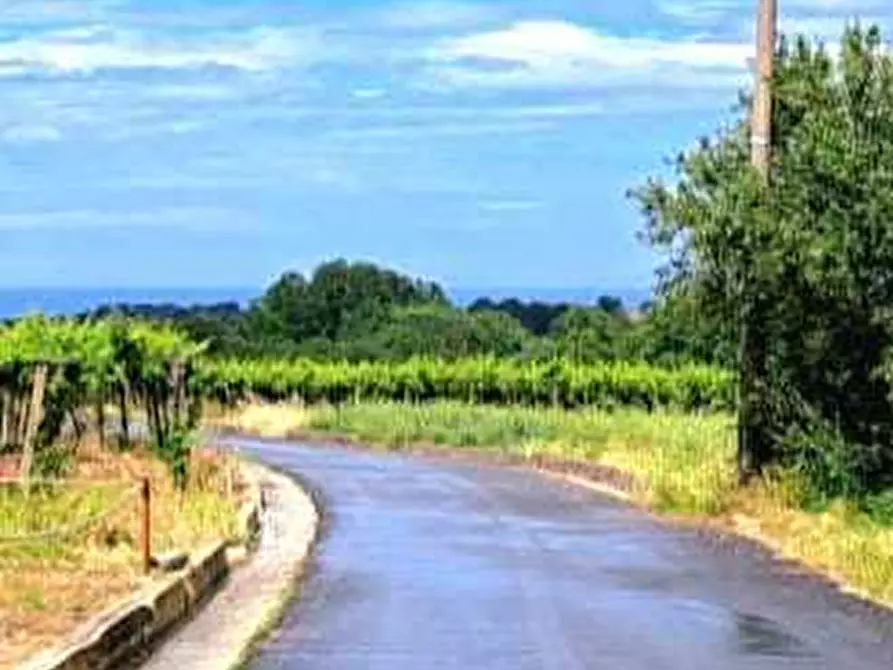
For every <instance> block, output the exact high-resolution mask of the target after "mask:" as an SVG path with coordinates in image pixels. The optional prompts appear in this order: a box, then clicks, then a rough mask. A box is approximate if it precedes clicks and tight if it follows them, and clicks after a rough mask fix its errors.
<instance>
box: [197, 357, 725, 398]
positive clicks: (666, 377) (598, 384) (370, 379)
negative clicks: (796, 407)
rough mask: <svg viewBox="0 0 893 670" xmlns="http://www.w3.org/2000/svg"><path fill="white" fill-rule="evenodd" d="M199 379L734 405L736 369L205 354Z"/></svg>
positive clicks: (379, 394) (289, 394)
mask: <svg viewBox="0 0 893 670" xmlns="http://www.w3.org/2000/svg"><path fill="white" fill-rule="evenodd" d="M195 379H196V382H197V383H199V384H200V385H201V388H202V391H203V393H204V394H206V395H207V396H209V397H212V398H214V399H216V400H219V401H222V402H224V403H228V404H229V403H232V402H233V401H238V400H242V399H245V398H248V397H250V396H255V397H260V398H262V399H264V400H274V401H275V400H285V399H289V398H297V399H301V400H303V401H305V402H307V403H317V402H321V401H323V402H329V403H335V404H338V403H343V402H361V401H382V400H387V401H398V402H428V401H432V400H454V401H460V402H468V403H473V404H497V405H549V406H561V407H566V408H573V407H580V406H597V407H611V406H632V407H642V408H646V409H654V408H657V407H666V408H674V409H681V410H686V411H691V410H700V409H713V410H721V409H729V408H731V407H732V405H733V403H734V384H733V381H734V380H733V378H732V376H731V375H730V374H729V373H727V372H725V371H723V370H719V369H717V368H713V367H708V366H687V367H682V368H678V369H664V368H655V367H653V366H649V365H647V364H641V363H600V364H589V365H584V364H574V363H571V362H569V361H564V360H555V361H550V362H520V361H513V360H499V359H495V358H480V359H467V360H461V361H456V362H447V361H439V360H429V359H417V360H411V361H407V362H399V363H387V362H367V363H340V362H315V361H309V360H294V361H284V360H282V361H249V360H245V361H238V360H205V361H202V362H201V364H200V366H199V367H198V368H197V372H196V377H195Z"/></svg>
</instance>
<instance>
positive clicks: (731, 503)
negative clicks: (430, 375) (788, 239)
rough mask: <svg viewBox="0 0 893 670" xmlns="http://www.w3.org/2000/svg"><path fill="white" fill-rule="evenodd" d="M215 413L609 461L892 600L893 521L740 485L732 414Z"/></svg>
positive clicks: (650, 489)
mask: <svg viewBox="0 0 893 670" xmlns="http://www.w3.org/2000/svg"><path fill="white" fill-rule="evenodd" d="M213 421H214V422H215V423H216V424H217V425H221V426H225V427H229V428H233V429H236V430H239V431H244V432H249V433H252V434H256V435H261V436H265V437H289V436H295V435H318V436H326V435H328V436H333V437H335V436H337V437H346V438H351V439H353V440H355V441H357V442H361V443H365V444H369V445H377V446H381V447H387V448H392V449H402V448H407V447H411V446H415V445H441V446H444V447H452V448H459V449H461V448H469V447H475V448H483V449H486V450H492V451H494V452H498V453H501V454H505V455H509V456H513V457H521V458H523V459H525V460H538V461H539V460H543V459H545V460H546V461H547V462H548V460H549V459H554V460H555V461H562V462H567V461H569V462H579V463H597V464H600V465H604V466H611V467H612V468H616V469H619V470H621V471H623V472H625V473H628V474H629V475H631V476H632V479H633V481H634V482H635V484H634V486H633V490H632V491H631V493H632V496H633V498H634V500H636V501H637V502H638V503H640V504H642V505H644V506H647V507H648V508H650V509H652V510H655V511H658V512H662V513H665V514H670V515H672V516H673V517H674V518H675V519H677V520H683V521H693V522H697V523H709V524H717V525H720V526H721V527H723V528H726V529H733V530H734V531H735V532H737V533H739V534H742V535H746V536H749V537H751V538H754V539H757V540H760V541H761V542H763V543H764V544H767V545H769V546H770V547H771V548H773V549H774V550H775V551H776V552H777V553H778V554H779V555H781V556H783V557H784V558H787V559H792V560H796V561H799V562H801V563H802V564H804V565H806V566H809V567H810V568H813V569H815V570H817V571H819V572H821V573H823V574H825V575H827V576H830V577H831V578H832V579H834V580H835V581H837V582H838V583H839V584H841V585H842V586H844V588H845V589H846V590H850V591H853V592H855V593H857V594H858V595H860V596H862V597H866V598H868V599H870V600H873V601H875V602H879V603H882V604H885V605H887V606H893V528H890V527H888V526H885V525H882V524H881V523H879V522H877V521H876V520H874V519H872V518H871V517H869V516H867V515H865V514H862V513H860V512H859V511H858V510H857V508H856V506H855V505H852V504H850V503H847V502H845V501H837V502H835V503H832V504H831V505H829V506H828V507H827V508H826V509H824V510H821V511H818V512H816V511H805V510H803V509H801V508H800V507H799V505H798V501H799V500H800V499H801V496H800V492H801V490H802V489H801V487H800V486H799V485H798V483H797V482H795V481H793V480H792V479H790V478H787V477H785V478H780V479H778V480H773V481H772V482H771V483H770V482H768V481H764V482H761V483H758V484H755V485H753V486H751V487H748V488H746V489H740V488H738V487H737V480H736V474H735V422H734V419H733V417H731V416H730V415H727V414H709V415H686V414H678V413H653V414H649V413H646V412H643V411H640V410H631V409H618V410H616V411H612V412H605V411H577V412H568V411H564V410H553V409H534V408H520V407H517V408H499V407H482V406H471V405H462V404H455V403H435V404H430V405H418V406H416V405H401V404H361V405H347V406H343V407H339V408H336V407H329V406H320V407H299V406H294V405H276V406H273V405H265V406H263V405H249V406H246V407H243V408H240V409H239V410H237V411H235V412H232V413H220V414H218V415H217V416H216V417H214V419H213Z"/></svg>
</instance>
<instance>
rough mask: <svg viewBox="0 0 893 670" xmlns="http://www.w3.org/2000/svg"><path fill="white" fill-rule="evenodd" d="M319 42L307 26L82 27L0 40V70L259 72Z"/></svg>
mask: <svg viewBox="0 0 893 670" xmlns="http://www.w3.org/2000/svg"><path fill="white" fill-rule="evenodd" d="M320 47H321V45H320V38H319V36H318V35H315V34H313V33H311V32H309V31H301V30H297V29H287V28H272V27H263V26H260V27H255V28H252V29H250V30H246V31H242V32H236V33H225V34H216V35H206V36H203V37H202V38H193V39H192V40H175V39H172V38H169V37H168V38H165V37H163V36H156V35H149V34H144V33H140V32H133V31H125V30H118V29H112V28H108V27H101V28H81V29H76V30H62V31H56V32H50V33H43V34H39V35H33V36H27V37H21V38H19V39H15V40H7V41H0V74H6V75H11V74H20V73H21V72H22V71H25V72H58V73H91V72H95V71H97V70H102V69H138V68H153V69H166V70H177V69H194V68H202V67H209V66H217V67H225V68H234V69H237V70H245V71H254V72H261V71H265V70H269V69H275V68H278V67H283V66H288V65H296V64H302V63H307V62H310V61H313V60H314V59H315V58H316V57H317V55H318V54H319V53H320V51H321V48H320Z"/></svg>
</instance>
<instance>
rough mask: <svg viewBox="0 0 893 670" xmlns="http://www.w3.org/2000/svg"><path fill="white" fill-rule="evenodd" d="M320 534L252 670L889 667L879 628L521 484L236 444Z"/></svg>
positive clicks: (744, 556) (886, 638)
mask: <svg viewBox="0 0 893 670" xmlns="http://www.w3.org/2000/svg"><path fill="white" fill-rule="evenodd" d="M241 447H242V448H243V449H244V450H245V451H256V452H257V453H259V454H260V455H261V456H262V458H263V459H264V460H265V461H267V462H269V463H271V464H273V465H276V466H280V467H283V468H285V469H288V470H291V471H293V472H295V473H298V474H300V475H302V476H304V477H306V478H307V479H309V480H310V481H312V482H313V483H314V484H315V485H316V486H318V487H319V488H320V489H321V490H322V491H323V493H324V496H325V499H326V504H327V507H328V509H327V514H328V517H329V518H328V521H327V526H328V527H327V531H326V533H325V536H324V538H323V540H322V543H321V545H320V547H319V550H318V554H317V557H316V565H315V568H314V569H313V571H312V572H311V574H310V576H309V578H308V581H307V582H306V583H305V586H304V589H303V593H302V595H301V598H300V601H299V602H297V604H296V605H295V606H294V607H293V608H292V610H291V611H290V612H289V613H288V615H287V616H286V619H285V621H284V622H283V624H282V626H281V628H280V629H279V630H277V631H276V632H275V633H274V634H273V635H272V636H271V638H270V639H269V640H268V641H266V642H265V643H263V644H262V645H261V647H260V650H259V654H258V656H257V657H256V659H255V660H254V662H253V664H252V665H251V667H252V668H255V669H256V670H272V669H274V668H301V669H302V670H316V669H319V670H323V669H324V670H348V669H357V670H359V669H361V668H362V669H364V670H385V669H387V670H403V669H406V670H409V669H413V670H417V669H427V668H430V669H432V670H436V669H441V668H462V669H467V668H491V669H493V670H523V669H528V668H530V669H534V668H535V669H554V670H576V669H583V668H586V669H590V668H592V669H597V668H606V669H607V668H610V669H611V670H617V669H621V670H646V669H647V670H658V669H665V668H666V669H675V668H679V669H680V670H681V669H683V668H684V669H685V670H691V669H693V668H694V669H698V670H701V669H704V670H732V669H738V668H742V669H743V668H747V669H749V670H753V669H764V668H810V669H812V670H823V669H834V670H857V669H862V668H865V669H867V670H869V669H870V670H874V669H877V670H881V669H883V670H890V668H893V623H891V617H889V616H886V615H884V614H881V613H878V612H876V611H874V610H872V609H870V608H864V607H862V606H861V605H858V604H855V603H852V602H851V601H850V600H849V599H847V598H844V597H843V596H839V595H837V594H836V593H835V592H834V591H833V590H832V589H830V588H828V587H826V586H825V585H823V584H820V583H817V582H815V581H813V580H810V579H808V578H805V577H802V576H797V575H794V574H792V573H791V571H790V570H789V569H785V567H784V566H783V565H782V564H780V563H778V562H776V561H773V560H772V559H771V558H770V557H768V556H767V555H765V554H764V553H763V552H760V551H756V550H754V549H753V548H751V547H750V545H747V544H745V543H737V542H733V541H729V542H724V541H719V540H718V539H716V538H711V537H710V536H707V535H705V534H703V533H697V532H694V531H686V530H680V529H677V528H672V527H670V526H667V525H665V524H662V523H660V522H658V521H657V520H655V519H652V518H649V517H648V516H646V515H644V514H642V513H640V512H638V511H635V510H632V509H629V508H627V507H625V506H623V505H622V504H619V503H615V502H613V501H610V500H607V499H605V498H602V497H600V496H598V495H596V494H593V493H591V492H589V491H586V490H583V489H579V488H576V487H574V486H571V485H565V484H563V483H560V482H556V481H553V480H551V479H546V478H543V477H541V476H539V475H537V474H535V473H533V472H528V471H523V470H510V469H500V468H496V467H488V466H475V465H469V464H464V465H462V464H457V463H454V462H435V461H432V460H430V459H418V458H411V457H400V456H394V455H380V454H371V453H358V452H356V451H350V450H341V449H335V448H332V449H328V448H326V449H322V448H305V447H299V446H291V445H276V444H270V443H263V444H262V443H257V442H246V441H243V442H242V443H241Z"/></svg>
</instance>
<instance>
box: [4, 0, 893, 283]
mask: <svg viewBox="0 0 893 670" xmlns="http://www.w3.org/2000/svg"><path fill="white" fill-rule="evenodd" d="M755 4H756V2H755V0H625V1H624V2H618V1H617V0H512V1H511V2H508V1H500V2H496V1H495V0H490V1H486V0H479V1H476V2H473V1H471V0H468V1H456V2H454V1H451V0H381V1H372V0H367V1H360V0H303V1H298V0H294V1H291V2H289V1H287V0H178V1H177V2H174V1H173V0H92V1H87V0H49V1H46V2H41V1H40V0H2V1H0V100H2V104H0V286H34V285H42V286H49V285H53V286H56V285H68V286H141V285H142V286H147V285H148V286H162V285H166V286H176V285H181V286H183V285H188V286H197V285H202V286H213V285H229V286H232V285H251V286H260V285H262V284H264V283H266V282H267V281H268V280H269V279H270V277H271V276H273V275H275V274H277V273H278V272H280V271H282V270H284V269H286V268H296V269H300V270H306V269H309V268H310V267H312V266H313V265H314V264H316V263H317V262H319V261H321V260H324V259H326V258H331V257H334V256H346V257H351V258H364V259H372V260H377V261H382V262H386V263H388V264H390V265H393V266H395V267H398V268H401V269H404V270H406V271H410V272H413V273H418V274H422V275H426V276H429V277H433V278H436V279H439V280H441V281H444V282H447V283H449V284H451V285H453V286H527V287H531V286H536V287H564V286H599V287H630V286H636V287H639V286H643V285H644V286H646V287H647V285H648V284H649V282H650V277H651V270H652V265H653V259H652V258H651V257H650V256H649V254H648V252H647V251H646V250H645V249H644V248H643V247H641V246H640V244H639V243H638V242H637V241H636V238H635V233H636V231H637V229H638V228H639V227H640V220H639V218H638V215H637V213H636V211H635V208H634V206H633V205H632V204H631V203H630V202H629V201H628V200H627V199H626V198H625V195H624V193H625V191H626V189H627V188H629V187H631V186H634V185H636V184H638V183H640V182H641V181H642V180H643V179H645V178H646V177H647V176H648V175H649V174H655V173H660V172H661V171H662V170H664V169H665V168H664V164H663V159H664V158H665V157H666V156H667V155H669V154H670V153H673V152H675V151H676V150H678V149H680V148H683V147H685V146H686V145H687V144H688V143H689V142H691V141H692V140H693V139H695V138H696V137H697V136H698V135H700V134H703V133H706V132H710V131H711V130H712V129H714V128H715V127H716V126H717V125H718V124H720V123H721V122H722V120H723V119H724V118H728V110H729V108H730V106H731V105H732V103H734V100H735V91H736V88H738V87H739V86H741V85H742V84H743V83H745V82H746V81H747V77H748V59H749V57H750V56H751V54H752V46H751V45H752V41H753V26H752V24H753V21H752V14H753V10H754V6H755ZM781 5H782V12H783V14H784V18H783V26H784V27H785V29H787V30H802V31H806V32H808V33H809V34H810V35H813V36H818V37H826V38H828V37H830V38H836V37H837V36H838V35H839V31H840V30H841V29H842V26H843V25H844V22H845V20H846V19H847V18H848V17H853V16H860V17H862V19H863V20H866V21H874V22H880V23H882V24H891V23H893V3H891V2H890V1H889V0H781Z"/></svg>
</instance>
